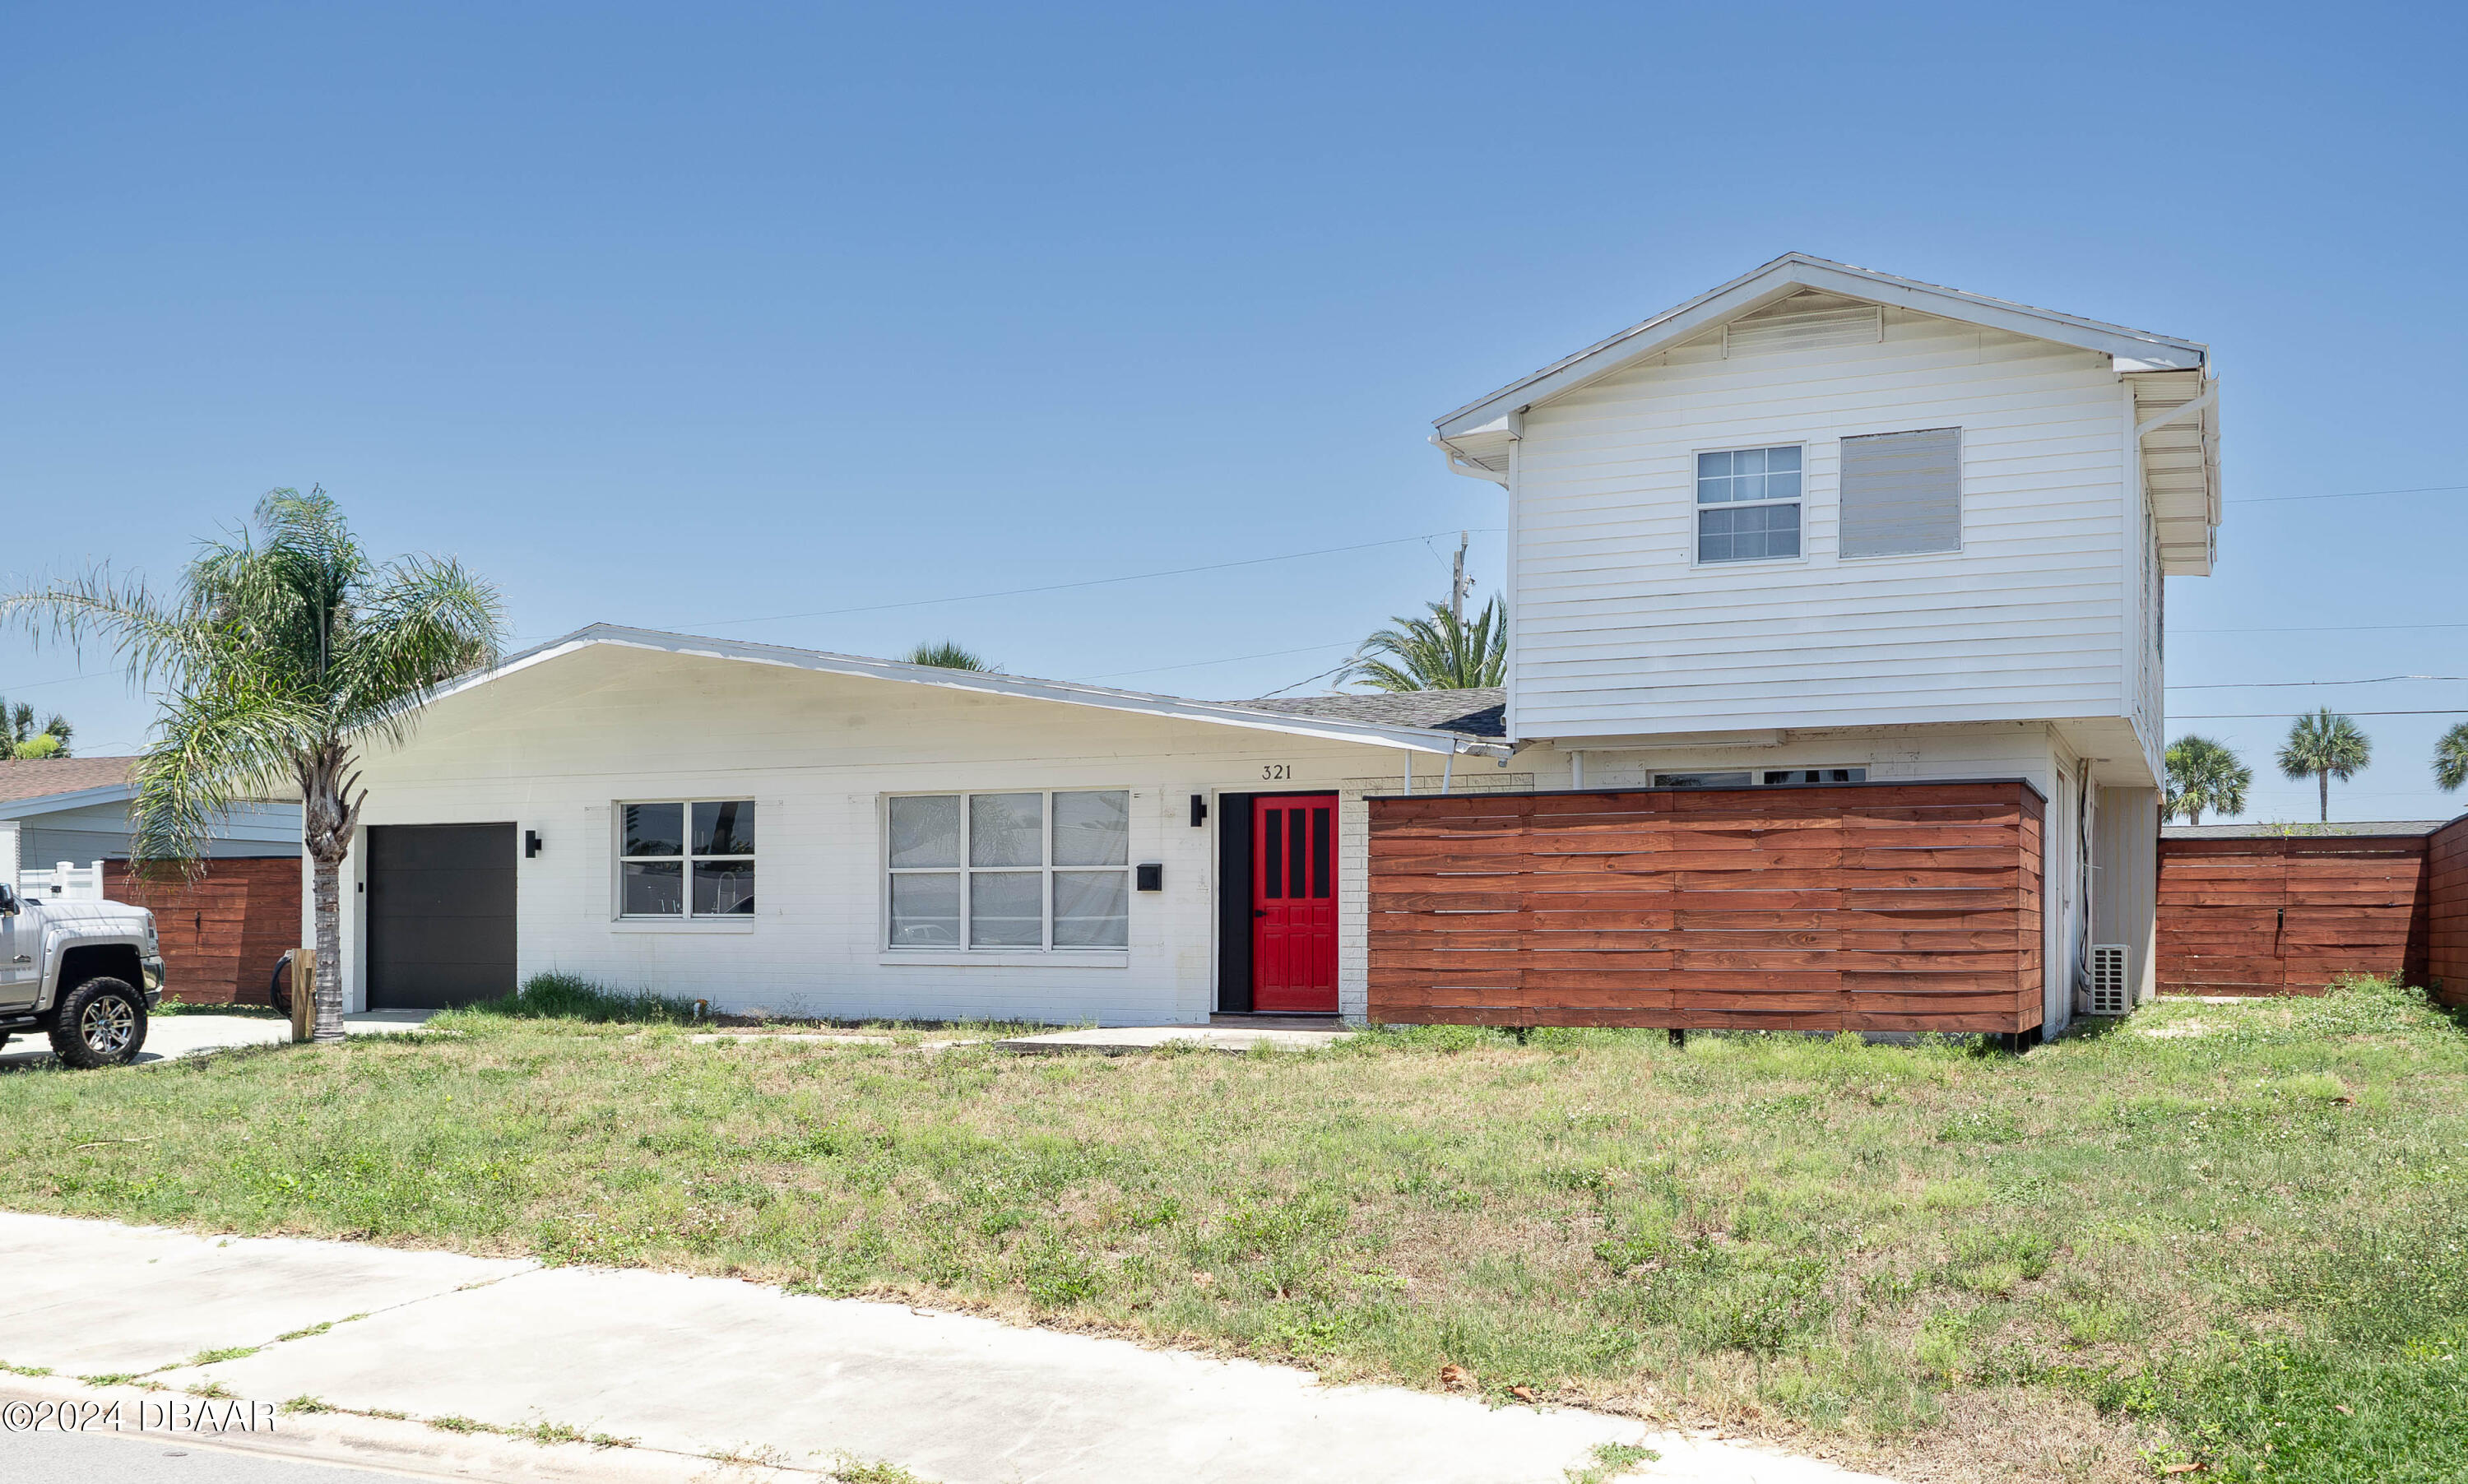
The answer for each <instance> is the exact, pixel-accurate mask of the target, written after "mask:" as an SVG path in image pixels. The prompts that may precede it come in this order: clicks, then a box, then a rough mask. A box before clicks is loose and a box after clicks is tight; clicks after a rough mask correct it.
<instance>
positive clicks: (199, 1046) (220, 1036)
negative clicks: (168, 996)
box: [0, 1010, 435, 1072]
mask: <svg viewBox="0 0 2468 1484" xmlns="http://www.w3.org/2000/svg"><path fill="white" fill-rule="evenodd" d="M433 1014H435V1012H434V1011H428V1010H374V1011H370V1012H368V1013H367V1014H365V1015H356V1016H344V1017H343V1030H344V1032H345V1033H346V1034H348V1035H352V1036H383V1035H388V1034H397V1035H399V1034H400V1033H401V1032H404V1031H416V1030H418V1029H420V1027H421V1026H422V1025H423V1024H425V1023H426V1022H427V1019H428V1017H429V1016H431V1015H433ZM289 1039H291V1022H290V1021H288V1020H286V1019H284V1018H283V1017H281V1016H271V1015H254V1016H252V1015H240V1014H234V1013H230V1012H217V1011H211V1010H184V1011H182V1012H180V1013H179V1014H178V1015H171V1016H148V1017H147V1019H146V1046H145V1049H144V1050H142V1051H140V1052H138V1053H137V1060H136V1061H135V1062H131V1063H130V1064H131V1065H133V1066H150V1065H153V1064H155V1063H157V1062H172V1061H177V1060H178V1059H179V1058H181V1057H190V1056H199V1055H202V1054H204V1053H207V1052H214V1051H229V1050H232V1049H234V1048H235V1047H240V1046H279V1045H281V1044H283V1043H284V1042H285V1041H287V1040H289ZM53 1060H54V1059H53V1056H52V1043H51V1041H50V1039H48V1038H46V1037H44V1036H41V1035H27V1034H25V1033H22V1032H21V1033H18V1034H15V1035H12V1036H11V1037H10V1039H9V1044H8V1045H7V1047H6V1048H0V1072H8V1071H17V1070H20V1069H22V1068H25V1067H30V1066H49V1065H51V1064H52V1062H53Z"/></svg>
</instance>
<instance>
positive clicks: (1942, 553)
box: [1834, 422, 1971, 564]
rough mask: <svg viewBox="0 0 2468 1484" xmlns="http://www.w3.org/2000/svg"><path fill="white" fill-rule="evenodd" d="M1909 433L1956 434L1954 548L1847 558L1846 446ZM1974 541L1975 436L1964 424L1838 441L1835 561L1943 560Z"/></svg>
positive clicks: (1898, 430) (1892, 430)
mask: <svg viewBox="0 0 2468 1484" xmlns="http://www.w3.org/2000/svg"><path fill="white" fill-rule="evenodd" d="M1905 433H1952V434H1953V435H1954V544H1953V545H1952V546H1940V547H1938V548H1936V549H1935V550H1934V551H1885V552H1872V553H1870V554H1869V555H1867V556H1865V557H1850V556H1845V555H1844V554H1843V551H1842V445H1844V444H1846V443H1849V442H1851V441H1852V440H1853V439H1855V438H1894V437H1898V436H1900V435H1902V434H1905ZM1970 541H1971V433H1970V430H1969V428H1967V427H1966V426H1965V425H1964V424H1962V423H1960V422H1953V423H1948V424H1946V425H1945V426H1943V427H1896V428H1887V429H1886V430H1885V431H1884V432H1882V433H1845V434H1842V435H1841V436H1840V437H1839V438H1837V439H1835V440H1834V559H1835V560H1836V561H1839V562H1840V561H1852V562H1860V563H1863V564H1864V563H1867V562H1871V561H1930V560H1933V559H1936V558H1939V557H1959V556H1961V555H1962V553H1963V550H1964V549H1965V548H1966V547H1967V546H1968V545H1969V544H1970Z"/></svg>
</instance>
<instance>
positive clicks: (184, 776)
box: [128, 682, 325, 870]
mask: <svg viewBox="0 0 2468 1484" xmlns="http://www.w3.org/2000/svg"><path fill="white" fill-rule="evenodd" d="M324 724H325V719H324V717H322V716H321V715H320V714H319V713H318V712H317V711H316V710H314V709H304V708H301V707H298V706H296V705H289V704H286V702H285V701H284V700H283V699H282V698H281V697H279V696H274V695H272V694H270V693H268V692H266V691H263V690H262V689H257V688H254V687H251V686H249V685H247V684H246V683H244V682H234V683H226V684H221V685H214V686H209V687H203V688H198V689H192V690H189V691H185V692H181V693H178V694H176V695H173V696H167V697H166V698H165V701H164V710H163V715H162V717H161V718H160V719H158V720H157V722H156V723H155V734H154V739H153V741H151V742H149V743H148V744H147V746H146V749H145V751H144V752H143V753H141V754H140V755H139V757H138V762H137V767H136V775H137V776H136V783H137V796H136V798H135V799H133V800H131V801H130V803H129V807H128V823H129V854H130V856H132V857H133V858H134V859H135V860H137V861H139V862H141V863H142V862H149V861H154V862H170V861H177V862H180V863H181V864H183V865H184V866H187V867H189V868H190V869H192V870H194V869H195V867H196V864H197V863H199V862H201V861H202V859H203V857H204V856H205V845H206V841H207V836H208V833H209V830H210V828H211V826H212V824H213V821H214V818H215V816H216V815H217V814H218V813H220V812H221V811H222V810H226V809H228V808H229V807H230V806H231V805H232V804H233V803H234V802H236V801H238V800H240V799H245V798H250V797H262V796H263V795H264V794H265V793H267V792H269V791H271V790H273V789H274V788H278V787H280V786H281V785H283V784H284V783H286V781H288V780H289V778H290V777H291V776H292V775H293V773H294V772H295V770H296V764H297V759H298V757H299V754H300V751H301V749H302V748H303V747H304V746H305V745H313V744H314V742H315V740H316V738H317V737H318V735H319V734H320V733H321V732H322V731H323V730H324Z"/></svg>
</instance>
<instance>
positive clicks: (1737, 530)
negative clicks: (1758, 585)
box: [1697, 444, 1801, 561]
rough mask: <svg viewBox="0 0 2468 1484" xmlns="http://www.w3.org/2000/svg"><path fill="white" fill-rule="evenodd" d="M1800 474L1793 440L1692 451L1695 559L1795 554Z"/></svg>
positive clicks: (1752, 558) (1750, 558) (1764, 558)
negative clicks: (1694, 462)
mask: <svg viewBox="0 0 2468 1484" xmlns="http://www.w3.org/2000/svg"><path fill="white" fill-rule="evenodd" d="M1800 476H1801V468H1800V448H1799V445H1796V444H1794V445H1789V446H1787V447H1775V448H1731V449H1726V450H1725V451H1724V452H1721V453H1701V454H1699V455H1697V559H1698V560H1699V561H1767V560H1772V559H1777V558H1784V557H1796V556H1798V555H1799V492H1800Z"/></svg>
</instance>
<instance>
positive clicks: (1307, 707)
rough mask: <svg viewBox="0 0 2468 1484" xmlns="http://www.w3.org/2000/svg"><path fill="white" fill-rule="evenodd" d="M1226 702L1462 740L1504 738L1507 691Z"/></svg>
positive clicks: (1488, 689) (1487, 689)
mask: <svg viewBox="0 0 2468 1484" xmlns="http://www.w3.org/2000/svg"><path fill="white" fill-rule="evenodd" d="M1230 704H1233V705H1237V706H1245V707H1248V708H1250V709H1251V710H1254V711H1275V712H1283V713H1285V714H1287V715H1290V716H1300V717H1337V718H1341V719H1346V720H1350V721H1376V722H1380V723H1382V724H1383V725H1397V726H1420V727H1428V728H1430V729H1431V730H1433V731H1440V732H1455V733H1457V734H1458V735H1459V736H1462V737H1505V736H1507V735H1508V719H1507V712H1508V693H1507V692H1506V691H1504V690H1502V689H1500V688H1499V687H1498V686H1496V685H1495V686H1484V687H1480V688H1477V689H1471V690H1462V691H1392V692H1381V693H1378V694H1374V695H1368V696H1273V697H1270V698H1268V699H1266V700H1238V701H1234V702H1231V703H1230Z"/></svg>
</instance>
